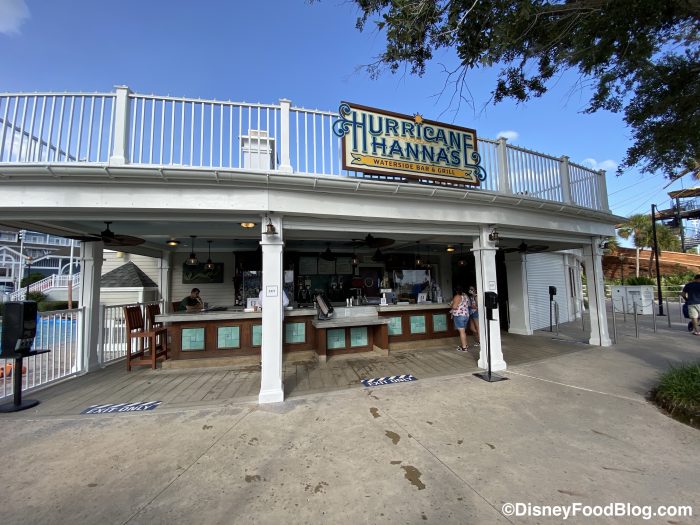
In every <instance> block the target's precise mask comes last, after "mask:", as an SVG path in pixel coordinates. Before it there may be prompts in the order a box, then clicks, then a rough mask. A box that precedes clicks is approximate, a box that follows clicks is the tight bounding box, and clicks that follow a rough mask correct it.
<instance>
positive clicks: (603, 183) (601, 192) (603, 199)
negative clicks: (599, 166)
mask: <svg viewBox="0 0 700 525" xmlns="http://www.w3.org/2000/svg"><path fill="white" fill-rule="evenodd" d="M598 177H599V178H598V200H599V201H600V209H601V210H602V211H610V205H609V204H608V183H607V180H606V178H605V170H600V171H598Z"/></svg>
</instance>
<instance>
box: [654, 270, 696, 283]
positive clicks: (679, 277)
mask: <svg viewBox="0 0 700 525" xmlns="http://www.w3.org/2000/svg"><path fill="white" fill-rule="evenodd" d="M693 277H695V273H694V272H679V273H677V274H674V275H664V276H662V277H661V280H662V281H663V284H664V285H666V286H680V285H683V284H686V283H689V282H690V281H692V280H693Z"/></svg>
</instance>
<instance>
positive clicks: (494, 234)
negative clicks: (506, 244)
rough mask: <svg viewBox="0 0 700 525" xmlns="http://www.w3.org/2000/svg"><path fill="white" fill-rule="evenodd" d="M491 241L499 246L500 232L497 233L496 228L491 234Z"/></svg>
mask: <svg viewBox="0 0 700 525" xmlns="http://www.w3.org/2000/svg"><path fill="white" fill-rule="evenodd" d="M489 241H491V242H493V243H495V244H496V245H497V246H498V232H497V231H496V228H493V229H492V230H491V233H489Z"/></svg>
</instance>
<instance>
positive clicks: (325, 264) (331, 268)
mask: <svg viewBox="0 0 700 525" xmlns="http://www.w3.org/2000/svg"><path fill="white" fill-rule="evenodd" d="M318 274H319V275H333V274H335V261H325V260H323V259H318Z"/></svg>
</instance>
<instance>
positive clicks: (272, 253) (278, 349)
mask: <svg viewBox="0 0 700 525" xmlns="http://www.w3.org/2000/svg"><path fill="white" fill-rule="evenodd" d="M270 222H271V224H272V225H273V226H274V230H275V232H276V233H274V234H268V233H267V231H268V228H267V224H268V222H267V219H266V218H263V220H262V221H260V223H261V226H262V240H261V241H260V246H261V247H262V268H263V278H262V293H263V305H262V306H263V309H262V348H261V350H260V352H261V359H262V369H261V373H260V394H259V395H258V402H259V403H261V404H263V403H279V402H281V401H284V384H283V382H282V334H283V333H284V332H283V330H282V328H283V319H284V307H283V303H282V297H283V295H282V294H283V293H284V281H283V279H282V270H283V266H282V253H283V248H284V241H283V240H282V219H281V217H270Z"/></svg>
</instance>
